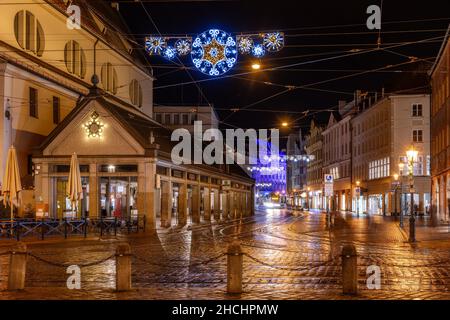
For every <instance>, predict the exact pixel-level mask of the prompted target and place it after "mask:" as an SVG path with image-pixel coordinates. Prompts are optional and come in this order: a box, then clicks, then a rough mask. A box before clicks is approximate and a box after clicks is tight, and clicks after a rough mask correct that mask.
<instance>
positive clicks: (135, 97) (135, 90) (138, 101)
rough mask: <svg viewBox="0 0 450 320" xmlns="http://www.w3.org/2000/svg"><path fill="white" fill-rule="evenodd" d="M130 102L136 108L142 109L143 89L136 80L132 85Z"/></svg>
mask: <svg viewBox="0 0 450 320" xmlns="http://www.w3.org/2000/svg"><path fill="white" fill-rule="evenodd" d="M130 101H131V103H132V104H133V105H135V106H136V107H139V108H140V107H142V87H141V85H140V84H139V81H137V80H136V79H133V80H132V81H131V83H130Z"/></svg>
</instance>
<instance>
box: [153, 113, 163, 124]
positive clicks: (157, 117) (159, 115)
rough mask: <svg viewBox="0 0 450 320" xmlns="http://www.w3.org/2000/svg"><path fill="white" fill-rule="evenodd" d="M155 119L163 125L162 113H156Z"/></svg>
mask: <svg viewBox="0 0 450 320" xmlns="http://www.w3.org/2000/svg"><path fill="white" fill-rule="evenodd" d="M155 119H156V121H157V122H159V123H162V114H161V113H155Z"/></svg>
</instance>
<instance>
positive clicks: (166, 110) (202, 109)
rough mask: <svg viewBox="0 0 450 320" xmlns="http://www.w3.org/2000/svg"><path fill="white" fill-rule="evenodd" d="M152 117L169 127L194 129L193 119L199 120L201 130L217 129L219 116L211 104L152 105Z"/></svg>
mask: <svg viewBox="0 0 450 320" xmlns="http://www.w3.org/2000/svg"><path fill="white" fill-rule="evenodd" d="M153 112H154V119H155V120H156V121H158V122H159V123H161V124H163V125H165V126H166V127H168V128H170V129H177V128H184V129H188V130H189V131H191V132H192V131H193V130H194V121H201V122H202V126H203V130H206V129H211V128H214V129H218V128H219V117H218V115H217V113H216V111H215V110H214V107H213V106H209V105H205V106H161V105H155V106H154V107H153Z"/></svg>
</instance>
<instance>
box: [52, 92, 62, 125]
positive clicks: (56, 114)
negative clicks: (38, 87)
mask: <svg viewBox="0 0 450 320" xmlns="http://www.w3.org/2000/svg"><path fill="white" fill-rule="evenodd" d="M60 112H61V100H60V99H59V97H53V123H54V124H58V123H59V121H60V117H61V114H60Z"/></svg>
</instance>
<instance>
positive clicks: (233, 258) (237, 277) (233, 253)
mask: <svg viewBox="0 0 450 320" xmlns="http://www.w3.org/2000/svg"><path fill="white" fill-rule="evenodd" d="M242 260H243V259H242V249H241V245H240V244H239V242H237V241H236V242H233V243H231V244H230V245H229V246H228V250H227V292H228V293H242Z"/></svg>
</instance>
